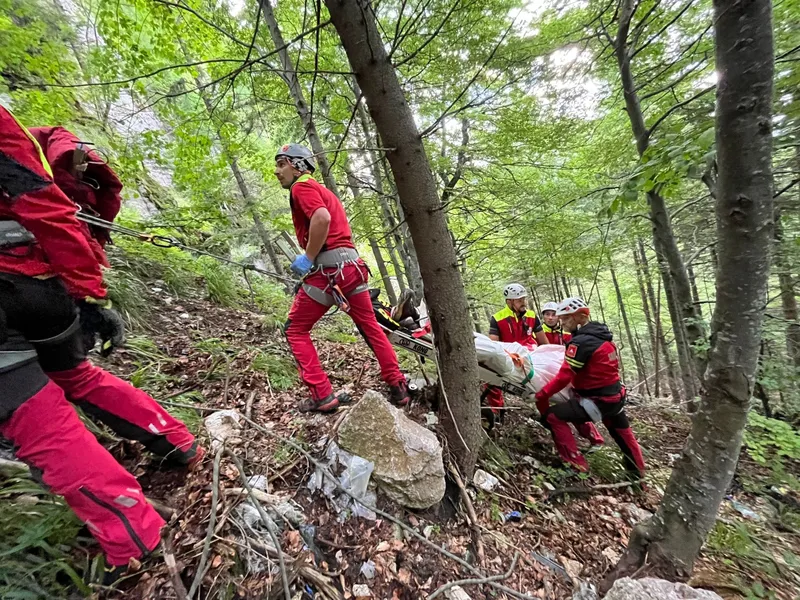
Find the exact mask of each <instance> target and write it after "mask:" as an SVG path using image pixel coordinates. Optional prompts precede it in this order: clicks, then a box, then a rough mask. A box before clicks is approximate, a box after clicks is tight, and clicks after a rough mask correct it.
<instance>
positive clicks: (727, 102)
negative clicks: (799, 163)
mask: <svg viewBox="0 0 800 600" xmlns="http://www.w3.org/2000/svg"><path fill="white" fill-rule="evenodd" d="M714 23H715V34H716V39H715V47H716V61H717V62H716V70H717V73H719V81H718V82H717V109H716V140H717V165H718V167H717V168H718V177H717V194H716V196H717V198H716V223H717V239H718V242H717V255H718V257H719V265H718V271H717V282H716V291H717V303H716V308H715V310H714V315H713V318H712V322H711V349H710V351H709V355H708V370H707V372H706V376H705V378H704V382H703V384H704V385H703V392H702V396H701V402H700V407H699V410H698V412H697V414H696V415H695V416H694V419H693V422H692V431H691V433H690V435H689V439H688V440H687V442H686V446H685V448H684V450H683V454H682V456H681V458H680V460H679V461H678V463H677V465H676V467H675V469H674V470H673V472H672V476H671V477H670V480H669V484H668V485H667V489H666V492H665V494H664V498H663V500H662V502H661V506H660V507H659V510H658V512H657V514H656V515H655V516H653V517H652V518H650V519H648V520H647V521H645V522H643V523H641V524H640V525H638V526H637V527H636V528H635V529H634V533H633V535H632V536H631V540H630V544H629V546H628V550H627V552H626V554H625V556H624V557H623V558H622V560H621V561H620V563H619V565H618V566H617V568H616V570H615V571H614V573H613V574H612V576H611V578H610V579H611V580H613V579H615V578H617V577H620V576H625V575H629V574H631V573H633V572H634V571H636V570H638V569H640V568H641V567H642V566H643V565H646V566H647V569H648V573H653V574H655V575H656V576H661V577H666V578H668V579H672V580H675V579H681V578H686V577H688V576H689V574H690V573H691V571H692V567H693V565H694V561H695V559H696V558H697V555H698V553H699V552H700V548H701V547H702V545H703V543H704V541H705V539H706V536H707V535H708V532H709V531H710V530H711V528H712V527H713V525H714V523H715V522H716V518H717V510H718V509H719V505H720V503H721V502H722V499H723V497H724V496H725V493H726V491H727V489H728V486H729V485H730V482H731V479H732V478H733V473H734V470H735V469H736V464H737V461H738V458H739V451H740V449H741V446H742V434H743V431H744V427H745V423H746V421H747V412H748V410H749V408H750V399H751V397H752V394H753V385H754V377H755V373H756V366H757V364H758V354H759V343H760V340H761V325H762V320H763V315H764V305H765V299H766V291H767V282H768V278H769V248H770V241H771V238H772V228H773V208H772V206H773V200H772V189H773V187H772V166H771V161H772V124H771V117H772V87H773V81H772V75H773V35H772V4H771V2H770V1H769V0H756V1H754V2H741V1H739V0H717V1H716V2H715V3H714Z"/></svg>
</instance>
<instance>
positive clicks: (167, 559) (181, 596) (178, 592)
mask: <svg viewBox="0 0 800 600" xmlns="http://www.w3.org/2000/svg"><path fill="white" fill-rule="evenodd" d="M161 546H162V551H163V554H164V564H166V565H167V571H168V572H169V577H170V579H171V580H172V589H173V590H175V596H176V597H177V598H178V600H188V598H189V596H188V595H187V593H186V587H184V585H183V581H182V580H181V574H180V573H179V572H178V563H177V562H176V561H175V551H174V550H173V549H172V534H171V533H170V532H169V531H167V533H166V535H165V536H164V537H163V538H162V540H161Z"/></svg>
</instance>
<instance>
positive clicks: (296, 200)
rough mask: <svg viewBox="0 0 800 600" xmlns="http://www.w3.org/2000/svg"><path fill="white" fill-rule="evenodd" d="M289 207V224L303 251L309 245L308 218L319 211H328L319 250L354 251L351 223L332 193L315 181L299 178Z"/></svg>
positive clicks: (309, 178) (309, 221)
mask: <svg viewBox="0 0 800 600" xmlns="http://www.w3.org/2000/svg"><path fill="white" fill-rule="evenodd" d="M289 206H290V207H291V209H292V222H293V223H294V231H295V234H296V235H297V243H298V244H300V247H301V248H302V249H303V250H305V249H306V246H307V245H308V227H309V225H310V224H311V215H313V214H314V213H315V212H316V211H317V210H318V209H320V208H327V209H328V212H329V213H330V214H331V224H330V227H329V228H328V238H327V239H326V240H325V244H324V245H323V246H322V250H323V251H325V250H333V249H334V248H355V245H354V244H353V234H352V232H351V231H350V223H348V221H347V214H346V213H345V212H344V206H342V202H341V200H339V198H337V197H336V194H334V193H333V192H332V191H330V190H329V189H328V188H326V187H325V186H323V185H322V184H320V183H318V182H317V181H316V180H314V179H313V178H312V177H311V175H302V176H300V177H299V178H298V179H297V181H296V182H295V183H294V185H292V189H291V191H290V192H289Z"/></svg>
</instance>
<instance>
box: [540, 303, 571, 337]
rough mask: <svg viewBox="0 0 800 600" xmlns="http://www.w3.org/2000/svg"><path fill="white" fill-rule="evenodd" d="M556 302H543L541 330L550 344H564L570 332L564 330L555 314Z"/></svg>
mask: <svg viewBox="0 0 800 600" xmlns="http://www.w3.org/2000/svg"><path fill="white" fill-rule="evenodd" d="M557 310H558V304H557V303H556V302H545V304H544V306H542V331H544V335H545V336H546V337H547V341H548V342H549V343H551V344H557V345H559V346H566V345H567V343H568V342H569V340H570V338H571V337H572V334H570V333H568V332H566V331H564V328H563V327H561V322H560V321H559V319H558V315H556V311H557Z"/></svg>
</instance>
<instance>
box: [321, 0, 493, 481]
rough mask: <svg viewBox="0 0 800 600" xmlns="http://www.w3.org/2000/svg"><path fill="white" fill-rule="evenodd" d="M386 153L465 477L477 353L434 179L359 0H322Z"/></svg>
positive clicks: (474, 429) (476, 429) (478, 436)
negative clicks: (417, 270) (410, 241)
mask: <svg viewBox="0 0 800 600" xmlns="http://www.w3.org/2000/svg"><path fill="white" fill-rule="evenodd" d="M325 5H326V6H327V7H328V11H329V12H330V15H331V21H332V22H333V25H334V26H335V27H336V30H337V31H338V33H339V37H340V38H341V41H342V46H343V47H344V50H345V52H346V53H347V57H348V59H349V62H350V65H351V67H352V69H353V71H354V72H355V73H356V79H357V81H358V84H359V85H360V86H361V90H362V91H363V93H364V97H365V98H366V100H367V106H368V107H369V111H370V114H371V116H372V120H373V121H374V122H375V125H376V127H377V130H378V133H379V134H380V137H381V140H382V141H383V144H384V145H385V146H386V147H389V148H393V149H394V150H392V151H390V152H388V153H387V157H388V160H389V164H390V166H391V170H392V174H393V176H394V181H395V184H396V186H397V192H398V197H399V199H400V203H401V205H402V209H403V211H404V215H405V219H406V221H407V224H408V228H409V231H410V233H411V237H412V238H413V241H414V245H415V246H416V250H417V253H418V256H419V257H420V259H421V260H420V262H419V267H420V271H421V274H422V278H423V280H424V282H425V299H426V301H427V304H428V309H429V312H430V315H431V319H432V324H433V331H434V334H435V338H436V348H437V352H438V356H439V368H440V380H441V383H442V385H443V387H444V390H445V392H446V400H445V401H444V402H442V406H441V409H440V414H441V419H442V423H443V426H444V431H445V436H446V438H447V440H446V441H447V445H448V449H449V451H450V453H451V454H452V456H453V457H454V458H455V460H456V463H457V464H458V466H459V468H460V470H461V472H462V475H463V476H465V477H468V478H471V477H472V472H473V470H474V468H475V460H476V458H477V453H478V450H479V449H480V446H481V442H482V439H483V438H482V433H483V432H482V429H481V426H480V407H479V403H478V374H477V357H476V355H475V345H474V343H473V337H472V327H471V326H470V322H469V320H468V319H464V318H463V316H464V315H466V314H469V304H468V302H467V297H466V295H465V291H464V285H463V281H462V279H461V273H460V272H459V268H458V261H457V259H456V253H455V249H454V247H453V244H452V242H451V239H450V232H449V231H448V229H447V224H446V222H445V217H444V214H443V211H442V210H441V204H440V202H439V194H438V190H437V187H436V180H435V179H434V176H433V173H432V171H431V167H430V163H429V162H428V158H427V156H426V154H425V148H424V147H423V145H422V140H421V138H420V134H419V130H418V129H417V126H416V123H415V122H414V116H413V113H412V111H411V108H410V107H409V105H408V103H407V102H406V99H405V96H404V94H403V91H402V89H401V87H400V83H399V81H398V79H397V74H396V72H395V70H394V67H393V66H392V64H391V62H390V60H389V57H388V56H387V54H386V49H385V46H384V43H383V40H382V39H381V37H380V34H379V33H378V29H377V25H376V22H375V17H374V13H373V9H372V7H371V6H370V4H369V2H368V1H366V0H325Z"/></svg>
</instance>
